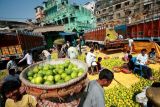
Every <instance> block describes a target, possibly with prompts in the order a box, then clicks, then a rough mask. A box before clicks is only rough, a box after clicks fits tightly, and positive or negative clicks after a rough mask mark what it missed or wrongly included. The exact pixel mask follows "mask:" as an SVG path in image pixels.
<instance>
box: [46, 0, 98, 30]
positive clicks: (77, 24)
mask: <svg viewBox="0 0 160 107" xmlns="http://www.w3.org/2000/svg"><path fill="white" fill-rule="evenodd" d="M43 3H44V13H45V17H44V20H43V21H44V23H45V24H52V25H64V27H65V31H83V30H89V29H92V28H95V27H96V18H95V16H94V15H93V14H92V12H91V11H90V10H88V9H86V8H84V7H82V6H79V5H76V4H70V3H69V1H68V0H47V1H46V2H43Z"/></svg>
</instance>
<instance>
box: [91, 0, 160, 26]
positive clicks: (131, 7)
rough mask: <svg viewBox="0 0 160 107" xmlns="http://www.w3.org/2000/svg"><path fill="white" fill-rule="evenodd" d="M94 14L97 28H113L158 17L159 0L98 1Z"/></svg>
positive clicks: (159, 10)
mask: <svg viewBox="0 0 160 107" xmlns="http://www.w3.org/2000/svg"><path fill="white" fill-rule="evenodd" d="M94 13H95V16H96V18H97V26H107V27H111V28H113V27H114V26H117V25H122V24H133V23H136V22H138V21H144V20H148V19H154V18H157V17H160V0H98V1H97V2H96V5H95V12H94Z"/></svg>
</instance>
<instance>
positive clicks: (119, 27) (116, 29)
mask: <svg viewBox="0 0 160 107" xmlns="http://www.w3.org/2000/svg"><path fill="white" fill-rule="evenodd" d="M114 30H115V31H118V30H121V31H124V32H125V31H126V30H127V26H126V25H118V26H115V27H114Z"/></svg>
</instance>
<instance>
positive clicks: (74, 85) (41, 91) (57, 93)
mask: <svg viewBox="0 0 160 107" xmlns="http://www.w3.org/2000/svg"><path fill="white" fill-rule="evenodd" d="M64 60H66V59H56V60H52V61H42V62H39V63H36V64H33V65H31V66H29V67H27V68H26V69H24V70H23V71H22V73H21V74H20V79H21V81H22V83H23V85H24V86H26V89H27V90H26V92H27V93H28V94H31V95H34V96H36V97H38V98H40V99H51V98H52V99H53V98H66V97H67V98H68V97H69V96H73V95H76V94H78V93H80V92H81V91H82V89H84V87H85V86H86V83H87V82H88V79H87V71H88V67H87V65H86V64H85V63H83V62H81V61H79V60H76V59H70V62H71V63H74V64H75V65H77V66H78V68H83V69H84V73H83V74H82V75H81V76H79V77H77V78H75V79H72V80H70V81H68V82H65V83H62V84H55V85H36V84H32V83H31V82H29V80H27V72H28V71H29V70H30V69H33V68H34V67H35V66H37V65H42V64H52V65H54V64H61V63H64ZM67 60H68V59H67Z"/></svg>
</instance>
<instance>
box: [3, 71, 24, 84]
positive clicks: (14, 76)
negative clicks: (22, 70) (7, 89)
mask: <svg viewBox="0 0 160 107" xmlns="http://www.w3.org/2000/svg"><path fill="white" fill-rule="evenodd" d="M11 80H13V81H18V82H19V83H21V82H20V80H19V75H18V74H16V72H15V69H10V70H9V75H8V76H7V77H6V78H4V82H6V81H11Z"/></svg>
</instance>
